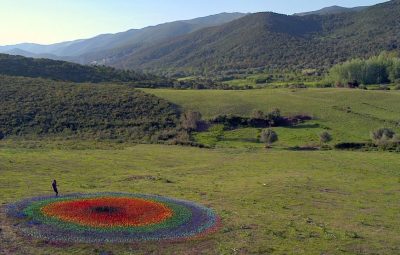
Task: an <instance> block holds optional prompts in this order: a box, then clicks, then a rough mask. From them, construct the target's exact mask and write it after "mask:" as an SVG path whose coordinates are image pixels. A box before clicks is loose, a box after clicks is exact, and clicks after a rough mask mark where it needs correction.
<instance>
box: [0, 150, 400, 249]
mask: <svg viewBox="0 0 400 255" xmlns="http://www.w3.org/2000/svg"><path fill="white" fill-rule="evenodd" d="M38 143H39V144H40V142H38ZM22 144H23V143H22ZM106 147H107V144H104V148H106ZM399 168H400V158H399V156H398V154H395V153H382V152H338V151H324V152H288V151H284V150H278V149H275V150H270V151H265V150H245V149H226V148H225V149H214V150H208V149H197V148H189V147H178V146H161V145H136V146H126V147H125V146H121V147H118V148H114V147H113V146H112V145H110V149H109V150H107V149H95V148H93V149H90V148H88V149H79V150H77V149H68V148H67V147H66V148H63V149H57V148H52V147H51V146H49V147H47V146H46V144H44V145H43V147H42V148H40V149H38V148H36V149H26V148H22V147H21V144H20V145H18V146H17V145H11V144H7V143H6V144H2V148H1V149H0V169H1V175H0V191H1V192H0V203H1V204H3V205H4V204H6V203H11V202H14V201H17V200H19V199H22V198H26V197H32V196H38V195H45V194H51V191H50V187H49V185H50V183H51V180H52V179H53V178H56V179H57V180H58V181H59V185H60V190H61V192H62V193H72V192H99V191H122V192H132V193H149V194H162V195H165V196H170V197H175V198H181V199H187V200H192V201H196V202H198V203H202V204H204V205H207V206H210V207H212V208H214V209H215V210H216V212H217V213H218V214H219V215H220V216H221V217H222V222H223V227H222V229H221V230H220V231H219V232H218V233H216V234H214V235H212V236H209V237H207V238H205V239H202V240H198V241H189V242H183V243H176V244H173V245H172V244H156V243H145V244H126V245H85V244H75V245H63V244H49V243H46V242H42V241H39V240H30V239H24V238H21V237H19V236H17V235H15V233H14V231H13V228H12V226H10V225H8V223H7V219H6V218H5V217H4V214H1V217H0V218H1V221H2V222H1V229H2V230H1V231H0V243H1V247H2V248H1V250H2V252H3V254H13V253H14V254H102V253H101V252H112V253H109V254H268V253H274V254H399V253H400V235H399V233H400V222H399V221H398V216H399V214H398V213H399V210H400V204H399V203H398V201H399V200H400V193H399V185H400V172H399ZM150 177H151V178H150ZM153 177H154V178H153ZM0 253H1V252H0ZM103 254H108V253H103Z"/></svg>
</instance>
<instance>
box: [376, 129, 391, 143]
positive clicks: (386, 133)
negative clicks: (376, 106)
mask: <svg viewBox="0 0 400 255" xmlns="http://www.w3.org/2000/svg"><path fill="white" fill-rule="evenodd" d="M395 135H396V133H395V132H394V131H393V130H392V129H390V128H380V129H378V130H375V131H373V132H372V133H371V138H372V140H374V141H375V142H376V143H381V142H385V141H389V140H392V139H393V138H394V136H395Z"/></svg>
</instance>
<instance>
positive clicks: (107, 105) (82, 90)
mask: <svg viewBox="0 0 400 255" xmlns="http://www.w3.org/2000/svg"><path fill="white" fill-rule="evenodd" d="M0 91H1V93H0V133H1V134H2V136H6V137H7V136H27V135H28V136H44V135H56V136H63V137H69V136H78V137H83V138H86V137H88V138H100V139H120V138H121V139H124V140H134V141H146V140H150V139H151V138H153V139H156V138H158V136H157V135H159V134H161V133H168V132H172V133H171V134H172V135H173V134H174V133H173V132H174V130H175V127H176V125H177V120H178V115H179V110H178V108H177V107H176V106H175V105H173V104H171V103H169V102H167V101H165V100H163V99H160V98H157V97H155V96H152V95H149V94H146V93H144V92H141V91H138V90H135V89H132V88H130V87H128V86H124V85H99V84H97V85H94V84H74V83H62V82H54V81H50V80H43V79H30V78H18V77H8V76H0ZM167 138H168V137H167Z"/></svg>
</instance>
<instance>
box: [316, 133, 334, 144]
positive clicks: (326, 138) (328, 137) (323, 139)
mask: <svg viewBox="0 0 400 255" xmlns="http://www.w3.org/2000/svg"><path fill="white" fill-rule="evenodd" d="M319 140H320V142H321V143H322V144H324V143H329V142H330V141H332V135H331V134H329V133H328V132H326V131H324V132H322V133H321V134H320V135H319Z"/></svg>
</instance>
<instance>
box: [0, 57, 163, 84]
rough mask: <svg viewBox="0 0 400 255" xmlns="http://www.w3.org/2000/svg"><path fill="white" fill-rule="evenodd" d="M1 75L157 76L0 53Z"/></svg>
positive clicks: (115, 78)
mask: <svg viewBox="0 0 400 255" xmlns="http://www.w3.org/2000/svg"><path fill="white" fill-rule="evenodd" d="M0 75H9V76H24V77H32V78H37V77H40V78H47V79H52V80H58V81H71V82H94V83H98V82H136V81H145V80H155V79H156V77H155V76H152V75H147V74H143V73H139V72H135V71H123V70H117V69H114V68H112V67H105V66H84V65H79V64H74V63H70V62H65V61H56V60H50V59H34V58H26V57H22V56H12V55H7V54H0Z"/></svg>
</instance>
